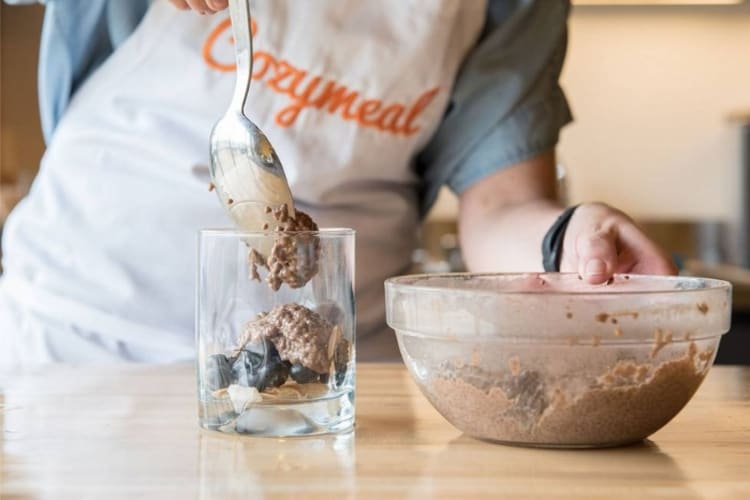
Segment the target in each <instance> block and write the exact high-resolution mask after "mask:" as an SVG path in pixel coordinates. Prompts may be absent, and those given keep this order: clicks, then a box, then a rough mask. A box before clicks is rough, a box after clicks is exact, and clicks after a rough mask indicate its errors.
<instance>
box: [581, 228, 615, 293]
mask: <svg viewBox="0 0 750 500" xmlns="http://www.w3.org/2000/svg"><path fill="white" fill-rule="evenodd" d="M576 253H577V254H578V275H579V276H581V277H583V279H584V280H585V281H586V282H588V283H591V284H598V283H604V282H606V281H607V280H608V279H609V278H611V277H612V275H613V274H614V272H615V269H616V268H617V264H618V258H617V257H618V255H617V246H616V234H615V232H614V231H611V230H610V231H603V230H601V229H597V228H591V229H590V230H589V231H584V232H581V233H579V234H578V237H577V238H576Z"/></svg>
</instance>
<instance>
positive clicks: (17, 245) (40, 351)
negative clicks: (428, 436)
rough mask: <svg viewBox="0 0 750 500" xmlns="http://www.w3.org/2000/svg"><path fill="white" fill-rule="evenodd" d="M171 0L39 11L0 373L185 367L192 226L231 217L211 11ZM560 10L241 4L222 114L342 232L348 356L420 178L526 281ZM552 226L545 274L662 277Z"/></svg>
mask: <svg viewBox="0 0 750 500" xmlns="http://www.w3.org/2000/svg"><path fill="white" fill-rule="evenodd" d="M171 3H172V4H173V5H170V2H168V1H166V0H154V1H152V2H149V1H147V0H127V1H122V0H92V1H90V2H77V1H75V0H47V2H46V15H45V16H46V17H45V21H44V27H43V32H42V49H41V59H40V108H41V113H42V125H43V129H44V133H45V138H46V140H47V143H48V146H47V150H46V153H45V155H44V158H43V159H42V162H41V166H40V170H39V174H38V176H37V177H36V179H35V181H34V183H33V185H32V187H31V190H30V193H29V195H28V196H27V197H26V198H25V199H24V200H22V201H21V202H20V204H19V205H18V206H17V208H16V209H15V210H14V211H13V212H12V214H11V215H10V217H9V219H8V221H7V224H6V227H5V235H4V238H3V244H4V247H3V266H4V270H5V271H4V275H3V276H2V280H1V281H0V356H2V358H3V359H2V360H1V361H0V366H5V367H13V366H15V367H18V366H32V365H36V364H39V363H45V362H55V361H64V362H91V361H96V362H103V361H104V362H106V361H113V360H127V361H139V362H172V361H177V360H181V359H188V358H191V357H192V356H193V355H194V345H193V342H194V340H193V339H194V337H193V335H194V334H193V328H194V326H193V318H194V307H195V304H194V293H195V292H194V289H195V282H194V275H195V266H196V250H195V248H196V245H195V240H196V233H197V231H198V230H199V229H201V228H207V227H217V226H225V227H226V226H228V225H230V224H231V222H230V221H229V219H228V217H227V216H226V214H225V213H224V211H223V209H222V208H221V206H220V204H219V202H218V201H217V199H216V197H215V196H213V195H211V194H208V193H207V189H206V187H207V183H208V178H207V175H208V174H207V167H206V164H207V162H208V135H209V131H210V130H211V127H212V125H213V123H215V121H216V120H217V119H218V118H219V117H220V116H221V114H222V113H223V112H224V111H225V110H226V108H227V106H228V103H229V100H230V96H231V93H232V89H233V86H234V82H235V75H234V73H233V71H234V64H233V61H234V55H233V47H232V38H231V29H230V22H229V19H228V14H227V13H226V11H224V9H225V8H226V4H227V2H226V1H222V0H210V1H209V0H172V1H171ZM174 6H176V7H179V8H180V9H184V10H193V11H199V12H201V13H204V14H214V13H217V12H220V14H218V15H203V16H201V15H196V14H195V13H194V12H180V11H179V10H176V9H174ZM568 11H569V4H568V2H567V1H563V0H554V1H549V0H526V1H512V0H489V1H472V2H464V1H458V0H420V1H419V2H406V1H403V0H378V1H377V2H375V1H366V2H363V1H362V0H318V1H316V2H314V3H310V2H298V1H295V0H273V1H267V0H266V1H264V0H257V1H255V2H254V3H253V8H252V13H253V21H254V23H253V25H252V32H253V40H254V48H255V57H254V69H253V84H252V86H251V90H250V96H249V100H248V106H247V109H246V111H247V114H248V115H249V117H250V118H251V119H252V120H253V122H255V123H256V124H257V125H258V126H259V127H260V128H261V129H262V130H263V131H264V132H265V133H266V134H267V136H268V137H269V138H270V140H271V142H272V143H273V144H274V147H275V148H276V150H277V152H278V153H279V156H280V158H281V160H282V162H283V164H284V166H285V170H286V174H287V177H288V180H289V182H290V186H291V189H292V192H293V193H294V195H295V204H296V205H298V206H299V207H300V208H301V209H302V210H304V211H306V212H308V213H310V214H311V215H312V216H313V217H314V219H315V220H316V221H317V222H318V223H319V224H320V225H321V226H339V227H341V226H344V227H352V228H354V229H356V231H357V245H358V246H357V253H358V255H357V266H356V267H357V287H356V297H357V301H358V326H357V328H358V330H357V342H358V348H357V351H358V357H359V359H370V360H378V359H394V358H398V354H397V349H396V347H395V341H394V339H393V335H392V333H391V332H390V331H389V330H388V329H387V328H386V326H385V322H384V307H383V280H384V279H385V278H388V277H390V276H394V275H398V274H403V273H404V272H406V271H407V269H408V268H409V265H410V259H411V255H412V251H413V249H414V247H415V244H416V242H415V234H416V233H417V229H418V226H419V223H420V218H421V217H422V216H423V215H424V214H425V213H426V211H427V209H428V208H429V207H430V205H431V204H432V203H433V201H434V200H435V197H436V194H437V192H438V189H439V188H440V187H441V186H443V185H447V186H449V187H450V188H451V189H452V190H453V191H454V192H456V193H457V194H458V196H459V199H460V207H459V216H458V222H459V230H460V243H461V246H462V250H463V255H464V257H465V261H466V264H467V266H468V268H469V269H470V270H472V271H537V270H541V269H542V257H543V255H542V251H541V246H542V241H543V238H544V236H545V235H546V234H547V233H548V231H549V230H550V228H551V227H552V226H553V224H554V223H555V221H556V220H558V217H559V216H560V214H561V213H562V211H563V207H561V206H559V205H558V204H557V203H556V201H555V173H554V170H555V168H554V167H555V146H556V143H557V140H558V136H559V131H560V129H561V128H562V127H563V126H564V125H565V124H567V123H568V122H569V121H570V120H571V113H570V110H569V107H568V104H567V102H566V99H565V97H564V94H563V91H562V89H561V87H560V85H559V81H558V80H559V74H560V70H561V67H562V64H563V59H564V55H565V50H566V37H567V27H566V24H567V15H568ZM566 217H567V218H568V220H567V230H566V231H565V232H564V238H562V239H560V242H559V243H561V246H560V245H559V244H558V248H561V251H562V255H558V256H557V259H558V260H557V262H556V264H559V265H558V267H559V270H561V271H564V272H577V273H579V274H580V275H581V277H582V278H583V279H585V280H587V281H588V282H590V283H604V282H606V281H607V280H608V279H609V278H610V277H611V276H612V274H613V273H616V272H628V273H673V272H674V271H675V269H674V267H673V265H672V263H671V262H670V260H669V259H668V258H667V257H666V256H665V254H664V253H663V251H662V250H660V249H659V248H658V247H657V246H656V245H655V244H654V243H653V242H651V241H650V240H649V239H648V238H647V237H646V236H645V235H644V234H643V232H642V231H641V230H640V229H639V228H638V227H637V226H636V224H634V222H633V221H632V220H631V219H630V218H628V217H627V216H626V215H625V214H623V213H622V212H620V211H618V210H616V209H614V208H611V207H609V206H607V205H605V204H602V203H583V204H581V205H580V206H578V207H577V209H576V210H575V211H573V212H571V211H568V212H566ZM560 234H562V233H560Z"/></svg>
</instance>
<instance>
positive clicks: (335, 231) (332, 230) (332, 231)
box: [198, 227, 357, 238]
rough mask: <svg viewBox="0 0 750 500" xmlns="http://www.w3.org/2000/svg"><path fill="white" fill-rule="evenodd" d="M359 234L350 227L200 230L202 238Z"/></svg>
mask: <svg viewBox="0 0 750 500" xmlns="http://www.w3.org/2000/svg"><path fill="white" fill-rule="evenodd" d="M356 233H357V232H356V231H355V230H354V229H351V228H348V227H323V228H320V229H316V230H305V231H276V230H273V229H266V230H259V231H247V230H244V229H237V228H232V227H227V228H206V229H200V230H198V234H199V235H200V236H201V238H203V237H205V236H218V237H225V238H242V237H256V238H257V237H269V236H278V235H279V234H292V235H315V236H322V237H336V236H354V235H355V234H356Z"/></svg>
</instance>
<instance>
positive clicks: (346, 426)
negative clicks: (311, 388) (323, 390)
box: [199, 390, 354, 438]
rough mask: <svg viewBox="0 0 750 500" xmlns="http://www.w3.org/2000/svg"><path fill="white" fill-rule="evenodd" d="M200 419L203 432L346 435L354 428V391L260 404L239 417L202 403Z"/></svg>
mask: <svg viewBox="0 0 750 500" xmlns="http://www.w3.org/2000/svg"><path fill="white" fill-rule="evenodd" d="M199 418H200V425H201V427H203V428H204V429H209V430H215V431H219V432H224V433H227V434H244V435H251V436H266V437H276V438H286V437H303V436H317V435H321V434H333V433H342V432H348V431H350V430H352V429H353V428H354V391H353V390H352V391H348V392H341V393H339V394H333V395H330V396H329V397H326V398H319V399H314V400H302V401H289V402H284V403H273V404H267V403H259V404H255V405H252V406H251V407H250V408H248V409H246V410H245V411H243V412H242V413H240V414H237V413H236V412H235V411H234V410H233V409H231V408H230V409H227V406H225V405H216V404H212V403H210V402H208V401H205V402H201V404H200V414H199Z"/></svg>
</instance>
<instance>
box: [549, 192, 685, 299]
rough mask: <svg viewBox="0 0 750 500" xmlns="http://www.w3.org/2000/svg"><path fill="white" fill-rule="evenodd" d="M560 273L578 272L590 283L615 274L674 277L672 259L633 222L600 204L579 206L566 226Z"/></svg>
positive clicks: (602, 281) (620, 213)
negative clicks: (667, 275) (668, 275)
mask: <svg viewBox="0 0 750 500" xmlns="http://www.w3.org/2000/svg"><path fill="white" fill-rule="evenodd" d="M560 271H561V272H577V273H578V274H579V275H580V276H581V277H583V279H584V280H585V281H587V282H588V283H592V284H598V283H604V282H606V281H607V280H608V279H609V278H610V277H611V276H612V275H613V274H615V273H635V274H677V268H676V267H675V265H674V264H673V263H672V261H671V259H670V258H669V257H668V256H667V255H666V254H665V253H664V251H663V250H662V249H661V248H659V246H657V245H656V244H655V243H654V242H653V241H651V240H650V239H649V238H648V237H647V236H646V235H645V234H644V233H643V231H641V229H640V228H638V226H637V225H636V224H635V222H633V220H632V219H631V218H630V217H628V216H627V215H625V214H624V213H622V212H620V211H619V210H616V209H614V208H612V207H610V206H608V205H605V204H603V203H585V204H582V205H581V206H579V207H578V208H577V209H576V211H575V213H574V214H573V217H572V218H571V219H570V222H569V223H568V227H567V229H566V231H565V238H564V240H563V253H562V258H561V259H560Z"/></svg>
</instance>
